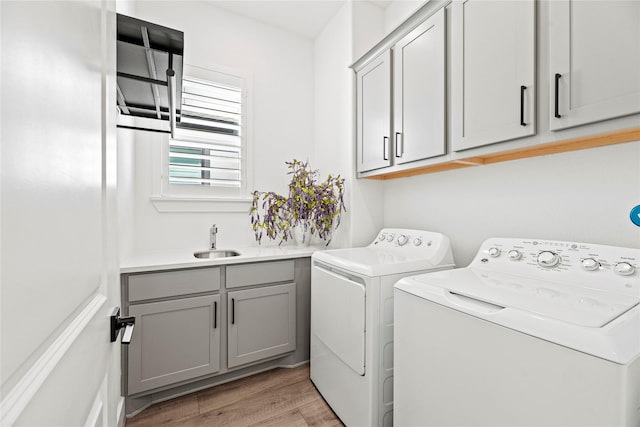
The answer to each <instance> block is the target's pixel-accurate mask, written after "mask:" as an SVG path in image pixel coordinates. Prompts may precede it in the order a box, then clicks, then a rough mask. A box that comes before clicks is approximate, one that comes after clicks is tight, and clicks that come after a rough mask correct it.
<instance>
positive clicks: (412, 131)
mask: <svg viewBox="0 0 640 427" xmlns="http://www.w3.org/2000/svg"><path fill="white" fill-rule="evenodd" d="M444 14H445V9H441V10H440V11H439V12H437V13H436V14H435V15H433V16H432V17H431V18H429V19H427V20H426V21H425V22H424V23H422V24H421V25H419V26H418V27H417V28H416V29H415V30H413V31H411V32H410V33H409V34H407V35H406V36H405V37H404V38H403V39H401V40H400V41H399V42H398V43H397V44H396V45H395V46H394V47H393V118H394V120H393V132H394V134H393V153H394V164H404V163H408V162H413V161H416V160H421V159H426V158H430V157H435V156H440V155H442V154H445V151H446V145H445V110H446V80H445V61H446V56H445V47H446V46H445V15H444Z"/></svg>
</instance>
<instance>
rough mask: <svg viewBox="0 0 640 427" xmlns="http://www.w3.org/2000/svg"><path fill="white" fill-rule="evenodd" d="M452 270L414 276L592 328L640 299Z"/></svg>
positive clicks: (453, 290) (467, 294) (490, 273)
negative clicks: (443, 272)
mask: <svg viewBox="0 0 640 427" xmlns="http://www.w3.org/2000/svg"><path fill="white" fill-rule="evenodd" d="M451 273H453V274H450V275H447V274H443V275H440V276H436V275H430V276H416V278H415V279H416V281H417V282H422V283H429V284H432V285H436V286H440V287H442V288H444V289H446V290H447V291H449V292H450V293H452V294H456V295H462V296H464V297H469V298H473V299H474V300H478V301H482V302H486V303H489V304H493V305H496V306H499V307H505V308H507V307H508V308H512V309H517V310H522V311H526V312H529V313H532V314H535V315H539V316H544V317H546V318H551V319H556V320H560V321H562V322H566V323H571V324H574V325H578V326H586V327H591V328H599V327H602V326H604V325H606V324H607V323H609V322H611V321H612V320H613V319H615V318H617V317H619V316H620V315H622V314H623V313H625V312H627V311H629V310H630V309H631V308H633V307H635V306H636V305H638V304H639V303H640V298H633V297H630V296H628V295H622V294H616V293H611V292H605V291H602V290H598V289H591V288H586V287H581V286H579V285H577V286H569V285H560V284H557V283H553V282H549V281H544V280H537V279H531V278H526V277H521V276H514V275H510V274H504V273H496V272H494V271H489V270H481V269H475V268H464V269H459V270H456V272H455V273H454V272H451ZM451 279H455V280H451Z"/></svg>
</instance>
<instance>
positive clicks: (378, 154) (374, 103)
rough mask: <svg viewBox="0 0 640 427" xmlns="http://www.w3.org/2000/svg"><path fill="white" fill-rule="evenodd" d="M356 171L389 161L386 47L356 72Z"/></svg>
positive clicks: (388, 98) (388, 65)
mask: <svg viewBox="0 0 640 427" xmlns="http://www.w3.org/2000/svg"><path fill="white" fill-rule="evenodd" d="M356 94H357V102H356V104H357V105H356V115H357V119H356V128H357V130H356V132H357V136H356V138H357V146H358V159H357V169H358V172H364V171H368V170H372V169H379V168H382V167H385V166H390V165H391V155H390V153H389V144H390V140H389V138H390V137H391V52H390V51H388V50H387V51H385V52H383V53H382V54H380V56H378V57H377V58H375V59H374V60H373V61H371V62H370V63H369V64H367V66H366V67H364V68H363V69H362V70H360V71H358V74H357V88H356Z"/></svg>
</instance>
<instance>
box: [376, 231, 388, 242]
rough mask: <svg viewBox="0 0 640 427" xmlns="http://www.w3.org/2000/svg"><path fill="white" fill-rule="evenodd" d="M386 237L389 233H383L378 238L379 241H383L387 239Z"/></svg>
mask: <svg viewBox="0 0 640 427" xmlns="http://www.w3.org/2000/svg"><path fill="white" fill-rule="evenodd" d="M386 238H387V235H386V234H384V233H381V234H380V235H379V236H378V240H379V241H381V242H382V241H383V240H384V239H386Z"/></svg>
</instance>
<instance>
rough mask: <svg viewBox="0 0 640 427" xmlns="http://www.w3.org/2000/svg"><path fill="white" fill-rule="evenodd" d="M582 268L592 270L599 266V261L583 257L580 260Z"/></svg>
mask: <svg viewBox="0 0 640 427" xmlns="http://www.w3.org/2000/svg"><path fill="white" fill-rule="evenodd" d="M582 268H584V269H585V270H587V271H594V270H597V269H599V268H600V263H599V262H598V261H596V260H595V259H594V258H585V259H583V260H582Z"/></svg>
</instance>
